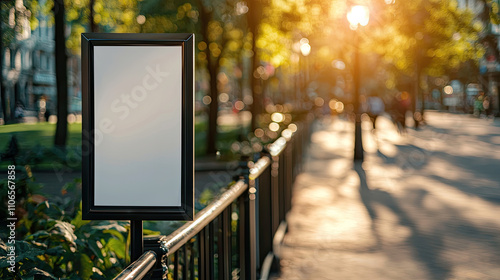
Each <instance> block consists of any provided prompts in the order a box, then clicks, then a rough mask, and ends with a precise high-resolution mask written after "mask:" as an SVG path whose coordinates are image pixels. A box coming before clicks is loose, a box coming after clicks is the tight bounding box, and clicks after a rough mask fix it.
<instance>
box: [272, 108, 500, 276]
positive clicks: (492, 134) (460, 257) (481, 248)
mask: <svg viewBox="0 0 500 280" xmlns="http://www.w3.org/2000/svg"><path fill="white" fill-rule="evenodd" d="M426 118H427V121H428V125H427V126H426V127H425V128H423V129H422V130H420V131H414V130H409V131H408V133H407V135H404V136H399V134H398V133H397V132H396V131H395V130H394V127H393V126H392V123H390V121H389V120H388V119H387V118H383V117H381V118H379V120H378V121H377V122H378V123H377V124H378V126H379V128H378V130H379V131H378V132H374V133H372V132H371V131H370V124H369V123H364V124H363V127H364V131H363V133H364V135H363V141H364V147H365V150H366V156H365V162H364V163H363V164H362V165H361V164H356V165H353V163H352V150H353V142H354V141H353V135H354V132H353V131H354V126H353V125H352V124H351V123H349V122H346V121H344V120H340V119H334V120H331V121H327V122H324V123H320V124H317V125H316V127H315V131H314V133H313V134H312V144H311V146H310V150H309V154H308V158H307V160H306V165H305V170H304V172H303V173H302V174H300V175H299V176H298V177H297V181H296V183H295V186H294V195H293V206H292V210H291V212H290V213H289V216H288V223H289V231H288V233H287V234H286V236H285V240H284V247H283V251H282V261H281V266H282V274H281V278H278V279H347V280H349V279H436V280H438V279H439V280H441V279H500V183H499V182H500V125H499V124H498V123H495V122H493V121H491V120H484V119H476V118H472V117H470V116H465V115H454V114H445V113H437V112H429V113H428V114H427V116H426Z"/></svg>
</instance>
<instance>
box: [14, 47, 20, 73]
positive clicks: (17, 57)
mask: <svg viewBox="0 0 500 280" xmlns="http://www.w3.org/2000/svg"><path fill="white" fill-rule="evenodd" d="M15 67H16V69H17V70H21V52H20V51H17V52H16V61H15Z"/></svg>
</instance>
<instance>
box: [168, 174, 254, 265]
mask: <svg viewBox="0 0 500 280" xmlns="http://www.w3.org/2000/svg"><path fill="white" fill-rule="evenodd" d="M247 188H248V185H247V184H246V183H245V181H244V180H239V181H238V182H236V184H234V185H232V186H231V188H229V189H228V190H227V191H225V192H224V193H223V194H222V195H221V196H220V197H219V198H218V199H217V200H215V201H214V202H212V203H210V204H209V205H208V206H207V207H205V208H204V209H203V210H201V211H200V212H198V213H197V214H195V220H194V221H192V222H187V223H185V224H184V225H183V226H181V227H180V228H178V229H177V230H176V231H174V232H173V233H172V234H170V235H168V236H166V238H164V239H163V240H162V241H161V245H160V248H161V249H162V250H163V251H164V252H165V253H166V254H167V255H170V254H172V253H173V252H175V251H177V250H178V249H179V248H180V247H182V246H183V245H184V244H185V243H186V242H187V241H188V240H190V239H191V238H193V237H194V236H195V235H196V234H197V233H199V232H200V231H201V230H202V229H203V228H204V227H206V226H207V225H208V224H209V223H210V222H212V221H213V220H214V219H215V218H216V217H217V216H218V215H219V214H221V213H222V211H224V209H226V207H227V206H229V205H230V204H231V203H232V202H233V201H234V200H235V199H237V198H238V197H239V196H240V195H241V194H242V193H243V192H244V191H245V190H246V189H247Z"/></svg>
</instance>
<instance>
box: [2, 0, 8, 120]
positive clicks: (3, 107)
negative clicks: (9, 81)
mask: <svg viewBox="0 0 500 280" xmlns="http://www.w3.org/2000/svg"><path fill="white" fill-rule="evenodd" d="M1 14H2V3H0V15H1ZM2 25H3V19H1V20H0V100H1V102H2V104H1V106H2V114H3V121H4V122H5V123H7V122H8V121H9V120H10V118H9V115H8V114H7V99H6V98H7V94H6V92H5V88H4V87H3V54H4V53H3V32H2V31H3V30H2V28H3V26H2Z"/></svg>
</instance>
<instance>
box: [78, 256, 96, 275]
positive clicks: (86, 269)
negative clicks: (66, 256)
mask: <svg viewBox="0 0 500 280" xmlns="http://www.w3.org/2000/svg"><path fill="white" fill-rule="evenodd" d="M75 265H76V266H77V271H78V275H79V276H80V277H81V278H82V279H91V276H92V274H93V271H92V267H94V265H93V263H92V261H91V260H90V258H89V256H87V255H85V254H79V260H77V261H76V263H75Z"/></svg>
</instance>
